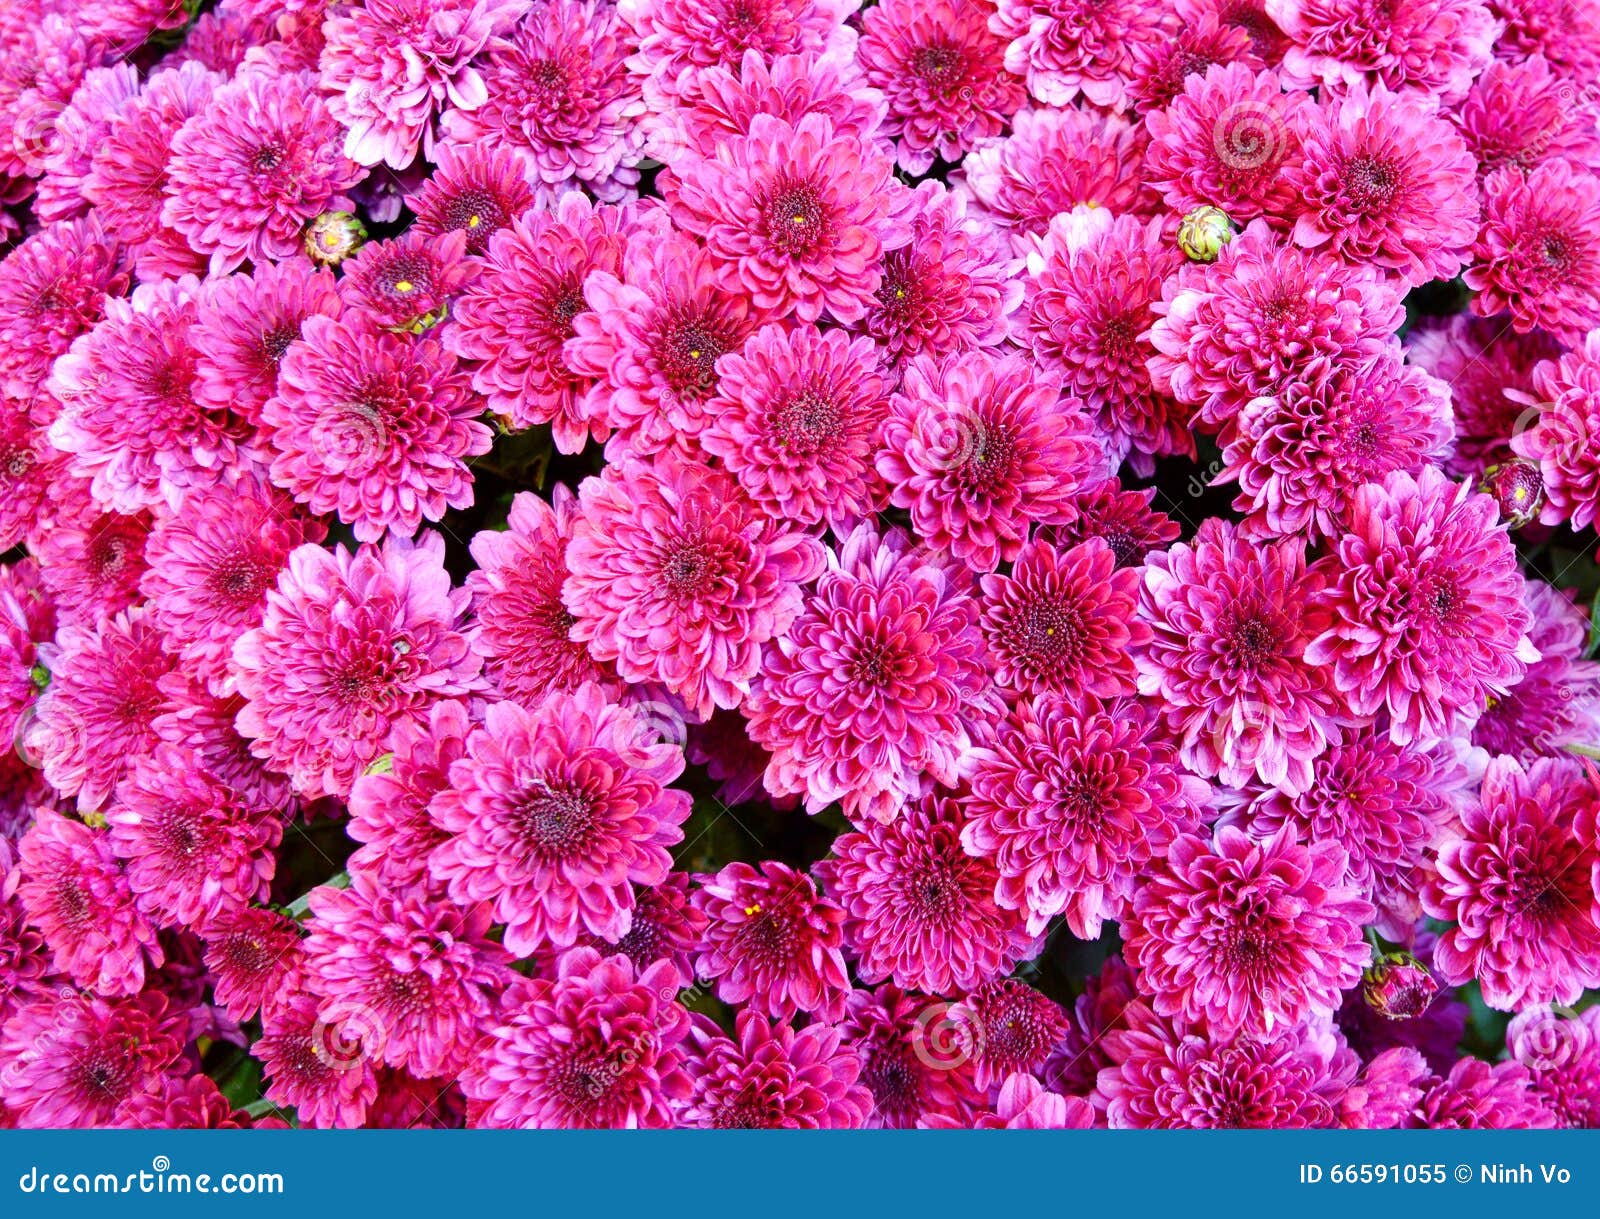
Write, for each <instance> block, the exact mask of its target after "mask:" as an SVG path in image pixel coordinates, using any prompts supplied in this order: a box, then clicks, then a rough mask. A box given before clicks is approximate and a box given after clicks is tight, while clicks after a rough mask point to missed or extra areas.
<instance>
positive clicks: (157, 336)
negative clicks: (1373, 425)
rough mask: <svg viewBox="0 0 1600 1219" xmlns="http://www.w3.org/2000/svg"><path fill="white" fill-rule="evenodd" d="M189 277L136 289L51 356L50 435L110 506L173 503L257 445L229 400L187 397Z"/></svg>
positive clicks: (190, 386)
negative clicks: (53, 411)
mask: <svg viewBox="0 0 1600 1219" xmlns="http://www.w3.org/2000/svg"><path fill="white" fill-rule="evenodd" d="M199 290H200V286H199V282H198V281H197V280H195V279H193V278H192V277H188V276H185V277H184V278H183V279H181V280H163V281H162V282H160V283H158V284H146V285H141V286H140V287H138V288H137V289H135V290H134V293H133V296H132V297H131V298H130V299H128V300H117V301H111V302H109V303H108V304H107V305H106V316H105V318H104V320H102V321H101V322H100V323H99V325H97V326H96V327H95V328H94V329H93V330H91V331H90V332H89V333H88V334H86V335H84V336H83V337H81V338H79V339H78V340H76V341H75V342H74V343H73V344H72V350H71V351H70V352H69V353H68V354H67V355H65V356H63V357H61V358H60V359H59V360H57V361H56V364H55V368H54V369H53V371H52V372H51V376H50V382H49V388H50V392H51V393H52V394H54V395H55V396H56V398H58V399H59V400H60V401H61V403H62V410H61V414H60V415H58V416H57V417H56V420H55V422H54V423H52V424H51V425H50V441H51V443H52V444H54V445H55V446H56V448H58V449H61V450H63V451H65V452H68V453H71V454H72V455H73V458H72V462H71V467H72V470H73V472H74V473H76V474H77V475H78V476H79V477H82V478H88V479H91V480H92V482H91V484H90V489H91V491H92V492H93V494H94V497H95V499H97V500H98V501H99V502H100V503H101V504H103V505H105V506H106V507H107V508H109V509H111V510H112V511H114V512H123V513H131V512H138V511H140V510H141V509H146V508H154V507H156V506H158V505H165V506H166V507H168V508H172V509H176V507H177V503H178V501H179V499H180V498H181V497H182V495H183V492H184V491H186V490H187V489H189V488H192V487H206V486H212V485H215V484H217V483H219V482H220V483H231V482H232V481H233V480H234V479H236V478H238V477H239V476H241V475H243V474H244V473H246V472H247V471H248V470H249V469H250V468H251V466H252V465H253V463H254V460H255V457H256V455H257V444H256V441H255V438H254V436H253V435H252V434H251V431H250V428H249V425H248V424H247V423H246V422H245V420H244V419H242V418H241V417H240V416H238V415H237V414H235V413H234V411H233V410H232V407H231V404H224V405H223V406H221V407H220V409H213V408H212V407H210V406H209V405H207V404H206V403H202V402H201V401H200V400H199V398H198V397H197V396H196V394H195V370H196V366H197V363H198V359H199V353H198V351H197V350H196V348H195V346H194V343H193V342H192V341H191V338H190V335H191V332H192V327H193V323H194V321H195V318H196V316H197V312H196V302H195V297H196V296H197V295H198V293H199Z"/></svg>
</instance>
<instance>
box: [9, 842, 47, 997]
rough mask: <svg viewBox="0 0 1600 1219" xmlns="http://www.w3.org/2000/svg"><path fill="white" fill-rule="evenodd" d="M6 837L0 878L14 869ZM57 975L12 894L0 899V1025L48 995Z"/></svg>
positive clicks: (40, 938) (14, 859) (41, 940)
mask: <svg viewBox="0 0 1600 1219" xmlns="http://www.w3.org/2000/svg"><path fill="white" fill-rule="evenodd" d="M16 862H17V857H16V851H15V850H14V847H13V844H12V842H11V840H10V839H9V838H6V837H4V836H0V877H3V876H6V875H8V874H9V873H10V872H11V871H12V869H13V868H14V867H15V866H16ZM57 977H58V975H57V974H56V969H55V962H54V960H53V954H52V953H51V951H50V946H49V945H48V944H47V943H46V942H45V938H44V936H43V935H41V934H40V933H39V931H38V930H37V929H36V928H34V927H33V926H32V925H30V924H29V922H28V913H27V910H26V909H24V907H23V905H22V902H21V901H20V900H19V899H18V898H17V896H16V894H15V893H12V894H10V895H9V896H5V897H0V1025H3V1024H4V1023H5V1022H6V1021H7V1020H9V1019H10V1018H11V1016H12V1015H13V1013H15V1012H16V1010H17V1008H19V1007H21V1006H22V1005H23V1004H24V1003H30V1002H32V1001H34V1000H36V999H43V998H45V997H47V996H48V995H49V994H50V991H51V988H52V986H53V985H54V984H55V982H56V980H57Z"/></svg>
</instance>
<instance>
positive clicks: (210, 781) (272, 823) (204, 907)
mask: <svg viewBox="0 0 1600 1219" xmlns="http://www.w3.org/2000/svg"><path fill="white" fill-rule="evenodd" d="M106 823H107V825H108V827H109V830H108V835H109V838H110V841H111V849H112V850H113V851H114V852H116V854H117V856H118V857H119V858H120V859H122V860H124V861H125V865H126V870H127V876H128V885H129V887H130V888H131V889H132V890H133V895H134V899H135V901H136V902H137V903H138V906H139V908H140V909H141V910H142V911H143V912H144V913H145V914H146V915H147V916H148V917H149V918H150V920H151V922H153V923H155V924H156V925H158V926H162V927H188V926H194V927H203V926H205V924H206V923H207V922H209V921H210V920H211V919H212V918H213V917H215V916H216V915H217V914H218V913H219V912H221V911H222V910H224V909H229V908H238V907H241V906H247V905H249V904H250V903H251V902H253V901H262V900H265V898H266V896H267V888H268V885H269V884H270V883H271V881H272V875H273V872H274V871H275V870H276V867H277V858H276V854H275V852H276V851H277V847H278V843H279V842H280V841H281V839H282V837H283V822H282V821H281V820H280V817H279V815H278V814H275V813H266V812H260V811H257V810H255V809H252V808H251V807H249V806H248V805H247V804H245V803H244V802H243V801H241V800H240V799H239V797H238V796H236V795H235V794H234V793H233V791H232V790H231V789H229V788H227V787H224V786H223V785H222V784H221V783H219V782H217V780H216V779H214V778H212V777H211V776H210V775H208V774H206V773H205V772H204V771H203V770H201V769H200V768H199V766H198V765H196V760H195V759H194V757H193V756H192V755H190V754H188V753H186V752H185V751H184V750H183V749H181V748H179V747H177V746H174V745H167V744H162V745H158V746H156V748H155V749H154V750H153V751H152V753H151V754H150V756H149V757H147V758H142V759H140V760H139V761H138V762H136V763H134V765H133V769H132V771H131V772H130V773H129V775H128V777H127V778H126V779H125V780H123V781H122V782H121V783H119V784H118V785H117V797H116V800H115V802H114V803H113V804H112V805H111V808H110V810H109V811H108V812H107V813H106Z"/></svg>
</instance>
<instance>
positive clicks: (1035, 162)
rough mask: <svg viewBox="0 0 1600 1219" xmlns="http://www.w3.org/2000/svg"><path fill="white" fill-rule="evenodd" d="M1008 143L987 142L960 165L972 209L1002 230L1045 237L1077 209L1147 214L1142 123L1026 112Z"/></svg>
mask: <svg viewBox="0 0 1600 1219" xmlns="http://www.w3.org/2000/svg"><path fill="white" fill-rule="evenodd" d="M1011 123H1012V128H1011V134H1010V135H1009V136H1007V137H1005V138H1004V139H992V140H982V141H980V142H979V143H978V145H977V146H976V147H975V148H974V149H973V150H972V151H971V152H970V153H968V154H967V157H966V160H964V161H963V162H962V165H961V170H960V179H959V180H960V181H961V182H962V183H963V184H964V185H965V186H966V188H967V190H968V191H970V192H971V194H972V197H973V203H974V210H975V211H977V212H979V213H980V214H982V215H984V216H985V217H986V218H988V219H989V220H991V221H992V222H993V223H995V224H997V225H999V226H1000V227H1001V228H1006V229H1012V230H1017V231H1020V232H1022V233H1033V234H1039V235H1042V234H1043V233H1044V231H1045V230H1046V229H1047V228H1049V227H1050V220H1051V218H1052V217H1053V216H1055V215H1057V214H1058V213H1060V212H1070V211H1072V209H1073V208H1076V207H1085V206H1087V207H1103V208H1105V209H1107V210H1108V211H1109V212H1111V213H1112V214H1113V215H1117V216H1120V215H1123V214H1124V213H1132V214H1136V215H1138V214H1145V215H1148V214H1149V213H1150V212H1151V211H1152V210H1153V208H1152V204H1158V203H1159V200H1158V199H1157V198H1156V196H1155V195H1154V194H1153V193H1152V192H1151V191H1150V190H1149V188H1148V187H1146V186H1145V185H1144V183H1143V177H1144V150H1145V142H1146V136H1145V133H1144V127H1143V125H1142V124H1140V125H1137V126H1136V125H1134V124H1131V123H1129V122H1127V121H1126V120H1125V119H1121V118H1117V117H1115V116H1112V115H1104V114H1100V113H1097V112H1095V111H1092V110H1080V109H1076V108H1069V109H1066V110H1053V109H1048V108H1046V109H1040V110H1021V111H1018V113H1017V114H1016V116H1015V117H1014V118H1013V119H1012V121H1011Z"/></svg>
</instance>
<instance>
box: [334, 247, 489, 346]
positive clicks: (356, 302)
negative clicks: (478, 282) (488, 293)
mask: <svg viewBox="0 0 1600 1219" xmlns="http://www.w3.org/2000/svg"><path fill="white" fill-rule="evenodd" d="M342 270H343V272H344V274H343V276H342V278H341V279H340V280H339V295H340V296H341V297H342V298H343V300H344V301H345V304H346V307H347V308H348V309H349V310H350V311H351V312H355V313H360V314H361V315H362V316H364V317H365V318H367V319H369V320H371V321H372V322H375V323H376V324H377V325H378V326H381V327H382V328H383V329H385V330H411V331H412V332H413V333H415V332H416V331H419V330H422V329H426V328H427V327H429V326H431V325H433V324H436V323H437V322H438V321H440V320H442V319H443V317H444V316H445V314H446V313H447V311H448V308H449V305H450V303H451V302H452V301H453V300H454V299H455V297H456V296H457V295H458V294H459V293H460V292H461V290H462V288H464V287H465V286H466V285H467V284H469V283H471V282H472V280H473V278H474V277H475V276H476V274H477V265H476V263H474V262H470V261H468V260H467V235H466V234H465V233H459V232H457V233H444V234H441V235H438V236H434V235H431V234H428V233H423V232H419V231H417V229H416V228H414V227H413V228H410V229H407V230H406V231H405V232H404V233H402V234H400V236H398V237H396V238H394V239H393V240H390V241H374V242H371V243H369V244H368V245H364V246H362V247H361V250H360V251H359V252H358V253H357V254H356V256H355V257H354V258H352V259H350V260H348V261H347V262H346V263H345V264H344V265H343V267H342Z"/></svg>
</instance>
